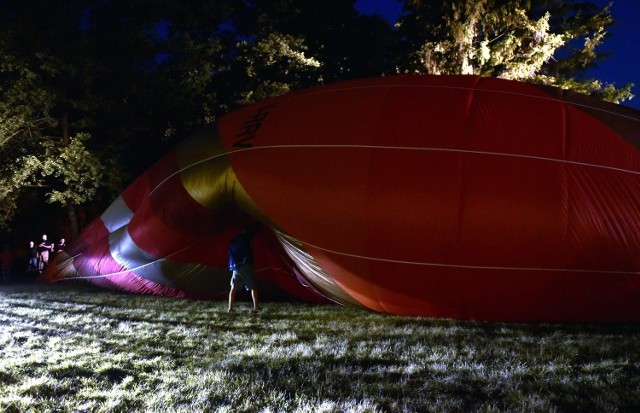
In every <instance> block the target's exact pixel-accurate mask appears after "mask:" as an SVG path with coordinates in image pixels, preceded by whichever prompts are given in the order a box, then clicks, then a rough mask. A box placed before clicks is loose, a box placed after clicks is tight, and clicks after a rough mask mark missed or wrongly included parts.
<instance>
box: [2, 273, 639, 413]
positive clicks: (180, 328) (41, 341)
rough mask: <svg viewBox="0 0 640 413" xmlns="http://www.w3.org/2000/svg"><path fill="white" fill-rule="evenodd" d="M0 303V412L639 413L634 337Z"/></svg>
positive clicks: (184, 308)
mask: <svg viewBox="0 0 640 413" xmlns="http://www.w3.org/2000/svg"><path fill="white" fill-rule="evenodd" d="M249 308H250V307H249V304H248V303H246V304H244V305H243V303H240V305H239V306H238V311H237V312H235V313H231V314H228V313H227V312H226V311H225V310H226V306H225V303H222V302H203V301H189V300H175V299H169V298H160V297H151V296H137V295H125V294H119V293H113V292H107V291H102V290H95V289H91V288H88V287H82V288H81V287H69V286H63V285H26V286H9V287H7V286H4V287H0V411H3V412H23V411H28V410H31V411H64V412H66V411H69V412H71V411H80V412H112V411H127V412H129V411H141V412H142V411H145V412H146V411H156V412H160V411H162V412H194V411H198V412H199V411H221V412H225V411H228V412H237V411H248V412H257V411H265V412H276V411H284V412H290V411H303V412H338V411H356V412H365V411H367V412H394V411H464V412H468V411H540V412H548V411H554V410H555V411H639V410H640V326H636V325H619V326H589V325H547V324H530V325H525V324H501V323H481V322H459V321H451V320H432V319H416V318H403V317H394V316H385V315H380V314H374V313H368V312H363V311H359V310H353V309H347V308H343V307H339V306H312V305H303V304H290V303H266V304H265V305H264V309H263V311H261V312H260V313H258V314H257V315H256V314H252V313H251V312H250V311H249Z"/></svg>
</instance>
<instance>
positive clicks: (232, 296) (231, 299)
mask: <svg viewBox="0 0 640 413" xmlns="http://www.w3.org/2000/svg"><path fill="white" fill-rule="evenodd" d="M235 303H236V290H235V288H233V287H231V291H229V308H228V309H227V311H231V310H233V305H234V304H235Z"/></svg>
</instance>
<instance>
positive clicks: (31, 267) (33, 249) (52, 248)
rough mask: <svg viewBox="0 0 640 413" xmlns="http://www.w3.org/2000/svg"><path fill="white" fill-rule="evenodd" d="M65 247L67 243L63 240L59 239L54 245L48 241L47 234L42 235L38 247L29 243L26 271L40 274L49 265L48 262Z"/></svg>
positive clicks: (33, 243)
mask: <svg viewBox="0 0 640 413" xmlns="http://www.w3.org/2000/svg"><path fill="white" fill-rule="evenodd" d="M66 247H67V242H66V240H65V239H64V238H60V241H59V242H58V243H57V244H54V243H53V242H52V241H50V240H49V239H48V237H47V234H44V235H42V240H41V241H40V243H39V244H38V245H36V243H35V242H33V241H29V248H27V266H28V269H27V271H29V272H38V273H40V274H42V272H43V271H44V270H45V269H46V268H47V265H49V260H50V259H51V258H53V256H55V255H57V254H58V253H59V252H60V251H63V250H64V249H65V248H66Z"/></svg>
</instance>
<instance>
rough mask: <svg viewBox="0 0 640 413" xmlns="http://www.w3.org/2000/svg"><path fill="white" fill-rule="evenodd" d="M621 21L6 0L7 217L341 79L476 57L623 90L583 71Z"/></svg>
mask: <svg viewBox="0 0 640 413" xmlns="http://www.w3.org/2000/svg"><path fill="white" fill-rule="evenodd" d="M613 23H614V22H613V19H612V17H611V13H610V9H609V7H605V8H598V7H596V6H595V5H594V4H592V3H590V2H583V1H578V0H572V1H562V2H560V1H555V0H455V1H444V0H429V1H426V0H404V1H403V12H402V14H401V16H400V20H399V21H398V22H397V24H392V23H389V22H388V21H386V20H385V19H384V18H383V17H382V16H378V15H372V16H368V15H362V14H360V13H358V11H357V10H356V8H355V0H347V1H345V0H330V1H323V2H309V1H306V0H276V1H273V0H248V1H242V2H238V1H231V0H220V1H215V2H212V1H208V0H194V1H191V2H189V6H188V7H185V5H184V3H183V2H180V1H177V0H162V1H160V2H157V1H153V0H141V1H136V2H130V1H126V0H101V1H96V0H70V1H65V2H59V1H55V0H31V1H27V2H25V1H22V0H5V1H3V2H2V3H1V4H0V158H1V160H2V164H1V165H0V225H4V226H7V225H8V224H10V223H11V219H12V217H13V216H14V214H15V212H16V208H17V205H18V204H20V202H21V201H20V200H21V197H24V196H25V194H33V192H34V191H42V196H45V197H46V200H48V201H49V202H52V203H57V204H59V205H61V206H63V207H64V208H66V210H67V212H68V214H69V221H70V222H72V221H77V219H76V213H77V210H76V209H77V208H78V207H81V206H83V205H86V204H87V203H89V202H91V201H92V200H94V199H95V197H96V196H98V195H99V194H101V193H103V194H105V196H107V197H108V196H110V195H109V194H113V193H115V192H117V191H118V190H119V188H121V187H122V185H124V183H126V182H127V181H128V180H130V179H131V178H132V177H135V176H137V175H138V174H139V173H140V172H141V171H143V170H144V169H146V168H147V167H148V166H149V165H150V164H151V163H152V162H153V161H155V160H156V159H158V158H159V157H160V155H161V154H163V153H165V152H166V151H167V150H168V149H169V148H170V147H172V146H174V145H175V144H176V142H178V141H180V140H181V139H183V138H184V137H186V136H187V135H189V134H190V133H191V132H192V131H193V130H194V129H196V128H198V127H200V126H201V125H204V124H207V123H211V122H214V121H215V120H216V119H217V118H218V117H219V116H221V115H222V114H224V113H227V112H228V111H230V110H232V109H234V108H237V107H239V106H242V105H245V104H247V103H251V102H255V101H258V100H261V99H264V98H266V97H269V96H274V95H279V94H282V93H286V92H289V91H292V90H296V89H301V88H306V87H310V86H314V85H319V84H323V83H330V82H334V81H338V80H344V79H351V78H358V77H367V76H380V75H391V74H396V73H433V74H447V73H449V74H457V73H462V74H465V73H472V74H479V75H484V76H497V77H504V78H509V79H518V80H524V81H529V82H535V83H542V84H547V85H554V86H559V87H562V88H567V89H572V90H576V91H580V92H582V93H587V94H592V95H596V96H599V97H601V98H603V99H607V100H611V101H623V100H625V99H629V98H631V97H632V95H631V88H632V85H625V86H623V87H621V88H616V87H615V86H613V85H609V84H605V83H602V82H600V81H598V80H596V79H588V78H585V76H584V75H585V73H586V71H587V70H588V69H589V68H591V67H593V66H594V65H596V64H597V62H598V61H600V60H601V59H603V58H606V56H605V55H603V54H602V53H600V52H599V51H598V50H599V49H598V47H599V46H600V45H601V44H602V43H603V42H604V41H605V40H606V34H607V28H608V27H610V26H611V25H612V24H613ZM37 199H38V200H40V199H42V198H37ZM79 225H82V222H80V224H79ZM69 231H71V232H72V233H73V232H75V231H77V227H74V226H73V225H72V226H71V227H70V228H69Z"/></svg>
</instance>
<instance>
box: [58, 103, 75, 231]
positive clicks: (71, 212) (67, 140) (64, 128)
mask: <svg viewBox="0 0 640 413" xmlns="http://www.w3.org/2000/svg"><path fill="white" fill-rule="evenodd" d="M60 132H61V135H62V144H63V145H64V146H68V145H69V144H71V134H70V133H69V114H68V113H65V114H64V116H63V117H62V121H61V122H60ZM67 218H68V219H69V231H71V233H70V234H69V235H70V236H71V238H72V239H73V238H76V237H77V236H78V234H79V233H80V225H79V223H78V214H77V213H76V206H75V205H72V204H69V205H67Z"/></svg>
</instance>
